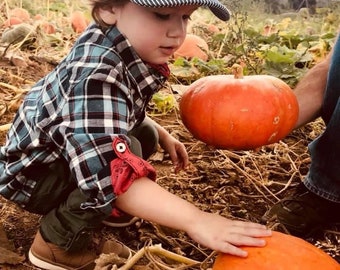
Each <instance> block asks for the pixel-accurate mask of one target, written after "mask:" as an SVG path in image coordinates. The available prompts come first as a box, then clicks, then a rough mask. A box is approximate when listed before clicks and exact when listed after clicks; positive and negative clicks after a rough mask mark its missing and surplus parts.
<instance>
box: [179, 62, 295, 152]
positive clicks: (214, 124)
mask: <svg viewBox="0 0 340 270" xmlns="http://www.w3.org/2000/svg"><path fill="white" fill-rule="evenodd" d="M233 71H234V76H233V75H211V76H206V77H203V78H200V79H198V80H197V81H195V82H194V83H192V84H191V85H190V86H189V87H188V89H187V90H186V91H185V92H184V93H183V95H182V98H181V100H180V106H179V107H180V115H181V119H182V122H183V124H184V125H185V126H186V128H187V129H188V130H189V131H190V132H191V133H192V135H193V136H194V137H195V138H197V139H198V140H201V141H203V142H205V143H206V144H208V145H212V146H214V147H216V148H219V149H232V150H250V149H256V148H258V147H260V146H263V145H268V144H271V143H274V142H278V141H279V140H281V139H282V138H284V137H285V136H286V135H288V134H289V133H290V132H291V131H292V129H293V128H294V126H295V124H296V121H297V118H298V112H299V108H298V102H297V99H296V97H295V95H294V92H293V91H292V89H291V88H290V87H289V86H288V85H287V84H286V83H285V82H283V81H282V80H280V79H278V78H276V77H273V76H269V75H250V76H243V71H242V67H241V66H240V65H234V66H233Z"/></svg>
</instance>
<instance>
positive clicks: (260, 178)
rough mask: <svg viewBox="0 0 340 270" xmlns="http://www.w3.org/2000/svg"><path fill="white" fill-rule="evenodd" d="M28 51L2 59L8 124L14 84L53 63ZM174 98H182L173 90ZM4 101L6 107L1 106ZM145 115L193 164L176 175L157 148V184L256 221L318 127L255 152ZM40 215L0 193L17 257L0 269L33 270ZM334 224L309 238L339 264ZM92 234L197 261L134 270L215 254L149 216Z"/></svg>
mask: <svg viewBox="0 0 340 270" xmlns="http://www.w3.org/2000/svg"><path fill="white" fill-rule="evenodd" d="M32 56H33V55H23V56H22V57H23V59H24V61H25V62H26V64H27V65H25V66H15V65H13V62H12V63H11V62H10V59H8V58H4V57H2V58H0V72H1V73H0V82H1V85H0V102H2V104H0V110H1V114H0V116H1V117H0V125H4V124H8V123H10V122H11V120H12V118H13V115H14V113H15V111H16V109H17V106H18V104H20V98H19V96H18V93H20V89H29V86H30V85H31V83H32V82H35V81H37V80H38V79H39V78H41V77H42V76H43V75H44V74H46V73H47V72H48V71H49V70H51V69H52V68H53V66H54V63H53V61H52V62H51V61H49V60H48V58H46V57H36V56H34V57H32ZM10 86H12V87H13V89H11V88H10ZM175 96H176V98H177V99H178V98H180V94H178V93H176V91H175ZM13 100H14V101H16V100H17V101H18V102H17V103H16V102H13ZM4 102H5V103H6V104H10V105H11V106H7V107H4V104H3V103H4ZM11 102H12V103H11ZM151 117H153V118H154V119H155V120H156V121H158V122H159V123H161V124H162V125H163V126H164V127H165V128H166V129H167V130H169V131H170V132H171V133H172V134H173V135H174V136H175V137H177V138H179V139H180V140H181V141H183V142H184V143H185V145H186V147H187V150H188V153H189V155H190V160H191V162H192V165H191V166H190V168H189V169H188V170H187V171H185V172H181V173H179V174H174V173H173V168H172V165H171V162H170V160H169V158H168V156H167V155H165V154H164V153H163V152H162V151H159V152H158V153H157V154H156V155H154V156H153V157H152V159H151V163H152V164H153V165H154V166H155V167H156V169H157V173H158V179H157V181H158V183H159V184H160V185H162V186H163V187H165V188H166V189H168V190H169V191H171V192H173V193H174V194H177V195H178V196H180V197H182V198H184V199H186V200H188V201H191V202H192V203H194V204H195V205H197V206H198V207H199V208H201V209H203V210H205V211H209V212H215V213H218V214H221V215H223V216H226V217H229V218H233V219H239V220H251V221H255V222H258V221H260V218H261V216H262V215H263V214H264V212H265V211H266V210H267V209H269V207H270V206H271V205H273V204H274V203H275V202H276V201H278V200H279V199H280V198H282V197H284V196H285V195H286V194H287V193H288V192H289V191H290V190H291V189H292V188H293V187H294V186H296V185H297V184H298V183H299V182H300V181H301V180H302V179H303V177H304V176H305V175H306V173H307V171H308V166H309V164H310V158H309V155H308V151H307V144H308V143H309V142H310V141H311V140H313V139H314V138H315V137H317V136H318V135H319V134H320V133H321V132H322V130H323V128H324V126H323V123H322V121H320V120H317V121H315V122H313V123H310V124H308V125H306V126H305V127H303V128H301V129H299V130H295V131H293V132H292V133H291V134H290V135H289V136H288V137H287V138H285V139H284V140H283V141H281V142H279V143H276V144H273V145H269V146H266V147H262V148H261V149H258V150H257V151H227V150H217V149H213V148H212V147H209V146H207V145H205V144H204V143H202V142H199V141H197V140H195V139H194V138H193V137H192V136H191V135H190V133H188V131H187V130H186V129H185V128H184V127H183V125H182V123H181V121H180V119H179V114H178V110H177V109H174V110H173V111H171V112H169V113H168V114H167V115H151ZM5 134H6V132H5V131H2V132H0V143H1V144H3V143H4V141H5ZM39 218H40V217H39V216H38V215H33V214H30V213H28V212H25V211H23V210H21V209H20V208H19V207H17V206H16V205H14V204H12V203H10V202H8V201H6V200H5V199H3V198H0V225H1V226H2V227H3V231H4V232H5V233H6V235H7V238H8V239H9V241H10V242H11V243H13V246H14V252H15V253H16V254H18V255H20V256H22V257H21V258H22V261H21V262H20V263H17V264H14V265H8V264H7V265H2V266H1V265H0V268H1V269H18V270H19V269H20V270H24V269H36V268H35V267H33V266H32V265H31V264H30V263H29V262H28V260H27V259H26V255H27V252H28V250H29V247H30V245H31V242H32V240H33V238H34V235H35V233H36V231H37V228H38V226H39ZM339 228H340V226H339V225H338V226H337V225H334V226H332V227H330V228H327V229H326V230H324V231H323V232H322V233H320V234H319V235H317V236H315V237H313V238H312V239H308V241H310V242H311V243H313V244H315V245H316V246H317V247H319V248H321V249H323V250H324V251H326V252H327V253H328V254H330V255H331V256H333V257H334V258H336V259H337V260H338V261H339V262H340V245H339V241H340V230H339ZM274 229H278V230H279V229H280V228H279V227H274ZM96 235H97V237H100V236H103V237H105V238H111V237H116V238H117V239H119V240H121V241H122V242H124V243H125V244H126V245H128V246H129V247H130V248H132V249H133V250H135V251H137V250H139V249H141V248H142V247H143V246H152V245H154V244H161V245H162V247H163V248H164V249H166V250H169V251H172V252H174V253H177V254H180V255H182V256H185V257H187V258H191V259H193V260H197V261H199V262H201V263H199V264H198V265H196V266H192V267H187V268H186V267H185V266H183V265H181V266H179V265H176V264H175V263H174V262H172V261H169V260H162V261H161V262H160V261H159V259H155V258H150V257H147V258H144V259H142V260H141V261H140V262H138V264H137V266H135V267H134V269H139V268H138V265H140V266H141V268H143V269H208V268H209V267H211V265H212V262H213V260H214V256H215V253H214V252H212V251H211V250H208V249H206V248H204V247H201V246H199V245H197V244H196V243H195V242H193V241H192V240H190V239H189V238H188V237H187V235H186V234H184V233H182V232H178V231H174V230H170V229H168V228H164V227H160V226H158V225H156V224H152V223H149V222H147V221H140V222H138V223H137V224H136V225H133V226H131V227H128V228H124V229H116V230H113V229H111V228H108V227H103V228H100V229H99V230H98V231H97V232H96ZM156 262H158V263H156ZM162 265H163V266H162ZM162 267H163V268H162Z"/></svg>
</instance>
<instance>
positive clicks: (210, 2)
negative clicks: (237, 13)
mask: <svg viewBox="0 0 340 270" xmlns="http://www.w3.org/2000/svg"><path fill="white" fill-rule="evenodd" d="M130 1H131V2H133V3H135V4H137V5H140V6H144V7H153V8H160V7H178V6H186V5H198V6H206V7H208V8H209V9H210V10H211V11H212V13H214V14H215V16H216V17H217V18H219V19H221V20H222V21H227V20H229V18H230V12H229V10H228V9H227V8H226V7H225V6H224V5H222V4H221V3H220V2H219V1H218V0H130Z"/></svg>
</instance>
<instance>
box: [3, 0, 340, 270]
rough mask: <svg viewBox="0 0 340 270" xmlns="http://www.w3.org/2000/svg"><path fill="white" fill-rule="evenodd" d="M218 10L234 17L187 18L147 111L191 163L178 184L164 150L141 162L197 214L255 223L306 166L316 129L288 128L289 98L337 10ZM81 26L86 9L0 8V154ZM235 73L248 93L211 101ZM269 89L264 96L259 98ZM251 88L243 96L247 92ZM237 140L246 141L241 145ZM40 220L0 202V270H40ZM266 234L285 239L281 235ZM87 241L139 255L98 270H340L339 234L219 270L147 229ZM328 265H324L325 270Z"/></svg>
mask: <svg viewBox="0 0 340 270" xmlns="http://www.w3.org/2000/svg"><path fill="white" fill-rule="evenodd" d="M222 2H223V3H224V4H226V6H228V8H229V9H230V10H231V11H232V18H231V19H230V21H228V22H220V21H218V20H217V19H215V18H214V17H213V16H212V14H211V13H210V12H209V10H207V9H205V8H200V9H199V10H198V11H196V12H195V13H194V14H193V15H192V16H191V20H190V23H189V27H188V33H189V34H190V35H189V38H188V40H187V41H186V44H185V46H184V47H183V48H182V49H181V50H179V51H178V52H177V53H175V54H174V56H173V57H172V58H171V59H170V61H169V67H170V70H171V75H170V79H169V82H168V83H166V84H165V85H164V87H163V88H162V89H161V90H160V91H159V92H158V93H156V94H155V95H154V96H153V98H152V101H151V103H150V104H149V106H148V109H147V112H148V115H149V116H150V117H151V118H153V119H154V120H156V121H157V122H158V123H160V124H161V125H162V126H163V127H164V128H166V129H167V130H168V131H169V132H170V133H171V134H172V135H173V136H174V137H176V138H178V139H179V140H180V141H182V142H183V143H184V144H185V146H186V148H187V151H188V154H189V158H190V162H191V164H190V166H189V168H188V169H187V170H185V171H181V172H179V173H177V174H176V173H175V172H174V168H173V166H172V164H171V161H170V158H169V156H168V155H167V154H166V153H164V151H162V149H161V148H159V150H158V151H157V153H155V154H154V155H153V156H152V157H151V158H150V160H149V161H150V163H151V164H152V165H153V166H154V167H155V168H156V171H157V180H156V181H157V182H158V183H159V184H160V185H161V186H163V187H164V188H166V189H167V190H169V191H170V192H172V193H174V194H176V195H178V196H180V197H182V198H183V199H185V200H188V201H190V202H192V203H193V204H195V205H196V206H197V207H199V208H200V209H202V210H205V211H207V212H213V213H217V214H220V215H222V216H225V217H227V218H230V219H235V220H243V221H254V222H260V220H261V217H262V215H263V214H264V213H265V212H266V211H267V210H268V209H269V208H270V207H271V206H272V205H273V204H274V203H276V202H277V201H279V200H280V199H281V198H283V197H285V196H286V195H287V194H289V193H290V192H291V191H292V190H293V189H294V187H296V186H297V185H298V184H299V183H300V182H301V181H302V180H303V179H304V177H305V176H306V174H307V172H308V168H309V165H310V156H309V153H308V149H307V146H308V144H309V143H310V142H311V141H312V140H313V139H315V138H316V137H318V136H319V134H321V133H322V132H323V130H324V128H325V126H324V123H323V121H322V120H321V119H316V120H315V121H313V122H311V123H308V124H307V125H305V126H303V127H300V128H298V129H294V124H295V122H296V117H297V113H298V108H297V104H296V100H294V95H293V92H294V87H295V86H296V84H297V83H298V81H299V80H300V78H302V76H303V75H304V74H305V73H306V72H307V71H308V70H309V69H310V68H312V67H313V66H314V65H315V64H317V63H318V62H319V61H321V60H323V59H324V58H325V57H326V55H327V54H328V53H329V51H330V50H331V48H332V46H333V44H334V41H335V37H336V33H337V31H338V30H339V26H340V18H339V17H340V16H339V15H340V2H339V1H331V0H329V1H323V2H325V3H323V4H322V5H317V7H316V8H315V10H313V12H311V11H310V10H309V9H308V8H304V7H303V8H301V9H300V10H295V9H293V8H292V7H290V6H283V5H281V4H280V3H281V2H280V1H273V3H274V2H275V3H277V5H278V6H277V9H275V12H273V11H274V10H273V9H272V6H271V8H269V7H268V6H267V5H268V1H265V0H245V1H231V0H224V1H222ZM234 2H236V3H234ZM282 2H285V1H282ZM288 2H289V1H288ZM301 2H304V1H301ZM307 2H308V1H307ZM271 5H273V4H271ZM90 23H91V12H90V10H89V7H88V6H87V3H86V1H85V0H77V1H72V0H68V1H61V0H30V1H29V0H4V1H1V2H0V38H1V40H0V144H1V145H2V144H4V143H5V140H6V132H7V130H8V129H9V127H10V125H11V121H12V119H13V117H14V115H15V113H16V111H17V109H18V107H19V106H20V104H21V102H22V100H23V98H24V96H25V94H26V93H27V92H28V91H29V89H30V88H31V86H32V85H33V84H34V83H35V82H37V81H38V80H39V79H40V78H41V77H43V76H44V75H45V74H47V73H48V72H49V71H51V70H52V69H53V68H54V67H55V66H56V65H57V64H58V63H59V62H60V61H61V59H62V58H63V57H64V56H65V55H66V54H67V52H68V51H69V50H70V48H71V47H72V45H73V44H74V42H75V40H76V39H77V37H78V36H79V35H81V33H82V32H83V31H84V29H86V27H87V26H88V25H89V24H90ZM235 67H236V68H239V67H242V69H243V71H242V72H243V77H244V78H247V80H248V78H249V80H250V83H248V84H247V85H242V86H239V84H238V82H232V83H231V82H230V81H228V83H231V84H232V85H233V87H234V88H235V89H236V90H239V92H238V93H237V95H236V94H235V93H234V94H233V95H232V96H228V97H226V96H224V94H223V93H222V91H220V90H221V89H222V88H224V87H225V81H224V80H225V78H229V79H228V80H231V79H232V80H237V79H235V78H233V76H234V75H233V72H234V71H235ZM250 78H251V79H250ZM267 85H268V89H269V91H273V93H269V94H268V93H267V92H265V90H266V89H264V88H266V87H267ZM228 87H230V86H228ZM207 88H208V90H209V91H207V93H206V94H205V93H204V92H203V91H205V90H206V89H207ZM250 88H251V91H252V92H249V91H248V92H246V91H244V90H245V89H247V90H249V89H250ZM272 88H273V89H274V90H273V89H272ZM275 89H276V90H275ZM275 91H276V92H277V93H276V94H277V95H275V94H274V92H275ZM250 93H252V94H250ZM200 95H202V96H200ZM251 95H253V96H251ZM261 95H263V96H265V98H261ZM194 99H195V100H194ZM268 100H273V101H272V102H268ZM262 101H267V102H263V103H261V102H262ZM193 102H194V104H193ZM243 102H244V103H243ZM244 104H246V105H244ZM244 106H248V107H246V108H245V107H244ZM233 108H237V109H233ZM233 110H239V113H233ZM240 112H242V115H241V113H240ZM255 116H262V117H263V118H261V119H260V118H256V117H255ZM214 117H216V119H215V118H214ZM232 117H233V118H232ZM231 118H232V119H233V120H232V121H233V122H232V124H230V123H231V122H230V120H229V119H231ZM241 118H242V119H241ZM269 118H270V119H269ZM259 119H260V120H259ZM268 119H269V120H268ZM241 120H242V121H241ZM267 120H268V123H267V122H266V121H267ZM250 129H251V130H250ZM216 130H218V132H220V133H218V134H217V133H214V132H215V131H216ZM249 130H250V132H251V134H250V136H249V134H246V132H248V131H249ZM233 132H235V133H233ZM226 133H228V134H226ZM231 134H232V135H233V137H232V136H231ZM229 135H230V136H229ZM246 135H247V136H249V137H247V139H246V140H245V141H246V142H245V141H242V140H241V138H243V139H244V138H246V137H245V136H246ZM230 138H231V139H230ZM228 139H230V140H231V141H232V143H234V144H231V143H230V141H227V140H228ZM179 211H180V209H179ZM40 218H41V216H39V215H35V214H30V213H29V212H26V211H24V210H22V209H20V208H19V207H18V206H16V205H15V204H13V203H11V202H9V201H7V200H5V199H4V198H2V197H0V269H4V270H5V269H6V270H7V269H15V270H37V269H38V268H36V267H34V266H33V265H32V264H30V262H29V260H28V259H27V253H28V250H29V248H30V245H31V243H32V241H33V239H34V236H35V234H36V231H37V229H38V227H39V220H40ZM268 226H269V227H270V228H272V229H273V230H275V231H279V232H281V233H287V231H285V228H284V227H282V226H281V225H280V224H275V223H273V224H268ZM94 236H95V237H94V239H95V240H96V241H98V242H99V241H100V240H101V239H103V238H104V239H110V238H116V239H118V240H120V241H121V242H124V243H125V244H126V245H127V246H129V247H130V248H131V249H132V250H133V251H135V252H136V254H135V256H133V257H132V258H131V259H129V260H127V261H126V262H124V263H123V264H122V263H121V261H119V258H117V257H115V256H100V258H99V259H98V260H97V261H96V265H97V266H96V269H97V270H99V269H106V270H108V269H121V270H122V269H135V270H140V269H155V270H156V269H157V270H159V269H166V270H168V269H181V270H182V269H214V270H218V269H231V270H232V269H247V270H261V269H263V270H264V269H269V268H261V265H262V266H263V265H264V264H265V261H266V260H267V261H270V262H272V263H271V268H270V269H271V270H279V269H287V270H290V269H303V270H304V269H306V270H307V269H308V270H312V269H325V270H327V269H339V267H338V266H337V263H336V262H338V263H340V224H332V225H330V226H329V227H327V228H324V229H323V230H322V231H320V232H318V233H317V234H315V235H313V236H311V237H310V238H307V239H305V241H304V242H301V241H302V240H301V241H299V240H296V239H288V238H285V237H282V238H281V236H275V237H280V238H279V240H277V238H275V239H274V238H273V239H272V242H270V243H271V245H268V246H267V247H266V250H268V252H266V253H261V252H258V254H260V255H258V256H259V258H258V259H256V263H254V262H250V260H249V262H250V265H247V264H246V266H244V268H236V267H235V268H234V267H233V266H230V267H229V268H218V267H220V266H221V265H223V264H224V263H223V261H222V260H224V258H222V255H221V254H217V253H216V252H215V251H213V250H209V249H207V248H205V247H202V246H200V245H198V244H197V243H196V242H194V241H193V240H191V239H190V238H189V237H188V236H187V235H186V234H185V233H183V232H181V231H175V230H172V229H169V228H167V227H163V226H160V225H158V224H154V223H152V222H148V221H145V220H140V221H138V222H137V223H136V224H133V225H131V226H129V227H127V228H117V229H114V230H113V229H112V228H109V227H106V226H104V225H103V227H101V228H98V230H96V231H95V235H94ZM305 244H306V245H307V244H308V246H306V245H305ZM280 245H282V246H280ZM300 245H301V246H300ZM283 247H284V248H285V249H283V250H285V251H283V252H286V251H287V254H288V250H289V251H292V253H299V252H301V256H302V255H306V256H308V254H309V253H308V252H315V254H319V255H320V259H319V260H320V264H319V263H313V264H315V265H313V267H311V266H310V265H309V266H308V267H307V266H303V263H301V267H300V268H293V267H290V266H289V264H288V265H287V262H289V261H290V258H292V257H289V256H293V255H289V256H288V255H287V256H286V257H285V256H282V254H279V252H280V251H277V250H281V248H283ZM314 248H315V249H316V250H317V251H316V250H315V249H314ZM276 249H277V250H276ZM263 250H265V249H263ZM319 251H320V253H319ZM302 252H305V253H306V254H302ZM281 253H282V252H281ZM310 254H312V253H310ZM310 256H312V255H310ZM273 258H274V259H273ZM326 258H327V259H326ZM329 259H330V260H331V261H332V263H329V264H328V265H329V267H330V268H326V267H327V266H326V265H327V262H326V261H327V260H329ZM225 260H228V258H225ZM321 261H322V263H321ZM215 262H216V264H215ZM261 262H263V263H262V264H261ZM230 263H231V260H230ZM323 263H324V264H323ZM236 264H237V265H239V264H238V263H237V262H236ZM258 265H260V266H258ZM282 265H283V266H285V268H283V267H282ZM320 265H321V266H320ZM324 265H325V266H324ZM330 265H332V266H330ZM334 265H335V266H334ZM299 266H300V264H299ZM319 266H320V267H321V268H320V267H319ZM304 267H305V268H304ZM306 267H307V268H306ZM331 267H334V268H331Z"/></svg>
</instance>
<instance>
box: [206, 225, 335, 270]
mask: <svg viewBox="0 0 340 270" xmlns="http://www.w3.org/2000/svg"><path fill="white" fill-rule="evenodd" d="M266 241H267V244H266V246H265V247H244V248H243V249H244V250H247V251H248V257H246V258H242V257H236V256H233V255H229V254H223V253H220V254H219V255H218V256H217V258H216V260H215V263H214V265H213V268H212V269H213V270H314V269H315V270H339V269H340V265H339V264H338V263H337V262H336V261H335V260H334V259H333V258H332V257H331V256H329V255H328V254H327V253H325V252H323V251H322V250H321V249H318V248H317V247H315V246H314V245H312V244H310V243H308V242H306V241H305V240H302V239H301V238H297V237H294V236H291V235H287V234H283V233H279V232H273V235H272V236H271V237H267V238H266Z"/></svg>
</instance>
